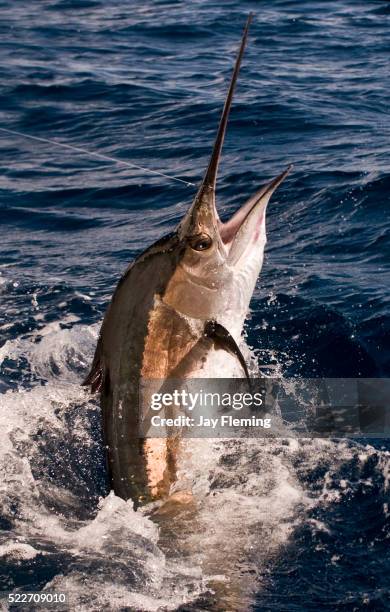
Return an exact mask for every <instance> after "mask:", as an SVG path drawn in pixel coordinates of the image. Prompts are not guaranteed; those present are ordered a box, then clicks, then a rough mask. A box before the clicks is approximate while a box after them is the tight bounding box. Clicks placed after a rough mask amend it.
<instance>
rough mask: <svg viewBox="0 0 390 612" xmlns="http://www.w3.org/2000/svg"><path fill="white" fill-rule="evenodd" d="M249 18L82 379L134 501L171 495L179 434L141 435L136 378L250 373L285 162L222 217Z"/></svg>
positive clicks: (112, 461)
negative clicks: (246, 334)
mask: <svg viewBox="0 0 390 612" xmlns="http://www.w3.org/2000/svg"><path fill="white" fill-rule="evenodd" d="M251 20H252V16H251V15H250V16H249V18H248V20H247V23H246V26H245V29H244V33H243V36H242V41H241V45H240V49H239V52H238V56H237V59H236V62H235V66H234V71H233V75H232V79H231V82H230V86H229V90H228V93H227V96H226V100H225V105H224V108H223V112H222V117H221V120H220V123H219V127H218V131H217V135H216V139H215V142H214V146H213V151H212V154H211V158H210V161H209V164H208V167H207V170H206V173H205V175H204V178H203V181H202V183H201V185H200V187H199V190H198V192H197V194H196V196H195V199H194V201H193V203H192V205H191V206H190V208H189V210H188V212H187V214H186V215H185V216H184V218H183V220H182V221H181V223H180V224H179V226H178V227H177V229H176V230H175V231H174V232H173V233H172V234H170V235H168V236H166V237H164V238H162V239H161V240H159V241H158V242H156V243H155V244H154V245H152V246H150V247H149V248H148V249H146V251H144V252H143V253H142V254H141V255H139V256H138V257H137V259H136V260H135V261H134V262H133V263H132V264H131V265H130V266H129V267H128V269H127V270H126V272H125V273H124V275H123V277H122V278H121V280H120V281H119V283H118V286H117V288H116V290H115V292H114V294H113V296H112V299H111V302H110V304H109V306H108V309H107V312H106V314H105V317H104V320H103V324H102V327H101V330H100V335H99V340H98V343H97V347H96V351H95V356H94V359H93V363H92V367H91V371H90V373H89V374H88V376H87V378H86V379H85V381H84V384H86V385H90V387H91V390H92V392H99V393H100V401H101V407H102V414H103V431H104V438H105V444H106V447H107V458H108V468H109V474H110V479H111V486H112V488H113V490H114V492H115V493H116V494H117V495H119V496H120V497H122V498H124V499H129V498H131V499H133V500H134V504H135V507H138V506H139V505H140V504H142V503H145V502H147V501H150V500H153V499H158V498H163V497H165V496H167V495H168V494H169V490H170V487H171V485H172V484H173V483H174V482H175V478H176V464H177V456H178V452H179V444H178V441H177V440H172V439H163V438H159V439H142V438H140V437H139V425H140V424H139V402H140V396H139V393H140V392H139V388H140V383H141V381H143V380H155V379H160V380H168V379H170V378H177V377H182V378H191V377H194V376H198V377H202V378H208V377H211V376H215V371H216V369H217V370H218V368H220V369H221V364H223V366H222V369H223V373H224V376H229V368H238V371H239V372H241V374H242V375H243V376H244V375H248V376H249V373H248V369H247V366H246V364H245V360H244V357H243V355H242V351H241V349H240V345H242V339H241V333H242V327H243V323H244V320H245V317H246V314H247V310H248V307H249V302H250V299H251V296H252V293H253V290H254V287H255V284H256V280H257V277H258V275H259V273H260V270H261V267H262V262H263V253H264V247H265V243H266V232H265V212H266V207H267V204H268V201H269V199H270V197H271V195H272V193H273V192H274V191H275V189H276V188H277V187H278V186H279V184H280V183H281V182H282V181H283V180H284V178H285V177H286V175H287V173H288V171H289V169H290V168H288V169H287V170H286V171H284V172H283V173H282V174H280V175H279V176H278V177H277V178H276V179H274V180H273V181H271V182H269V183H268V184H267V185H265V186H264V187H263V188H262V189H261V190H260V191H258V192H257V193H256V194H255V195H254V196H253V197H252V198H250V199H249V200H248V201H247V202H246V203H245V204H244V205H243V206H242V207H241V208H240V209H239V210H238V211H237V212H236V213H235V214H234V215H233V217H232V218H231V219H230V220H229V221H227V222H226V223H222V221H221V220H220V219H219V216H218V213H217V208H216V203H215V191H216V180H217V171H218V164H219V160H220V157H221V150H222V145H223V141H224V137H225V133H226V126H227V122H228V117H229V113H230V109H231V105H232V99H233V94H234V90H235V86H236V82H237V78H238V73H239V70H240V66H241V61H242V57H243V53H244V49H245V45H246V42H247V37H248V30H249V25H250V22H251ZM227 304H228V305H229V307H228V308H227V307H226V305H227ZM224 360H227V361H224ZM227 362H228V364H230V365H228V366H227V365H226V363H227ZM226 368H227V369H226Z"/></svg>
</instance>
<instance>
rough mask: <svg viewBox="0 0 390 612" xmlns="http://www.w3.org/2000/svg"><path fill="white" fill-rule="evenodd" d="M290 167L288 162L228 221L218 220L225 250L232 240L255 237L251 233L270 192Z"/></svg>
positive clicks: (262, 218)
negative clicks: (279, 172) (286, 165)
mask: <svg viewBox="0 0 390 612" xmlns="http://www.w3.org/2000/svg"><path fill="white" fill-rule="evenodd" d="M292 167H293V166H292V164H290V165H289V166H288V167H287V168H286V170H284V171H283V172H282V173H281V174H279V176H277V177H276V178H275V179H273V180H272V181H269V182H268V183H267V184H266V185H264V186H263V187H261V189H259V191H257V192H256V193H255V194H254V195H253V196H252V197H251V198H249V200H247V201H246V202H245V204H243V205H242V206H241V207H240V208H239V209H238V210H237V211H236V212H235V213H234V214H233V216H232V217H231V218H230V219H229V221H226V222H225V223H222V221H219V223H218V230H219V235H220V238H221V241H222V243H223V244H224V245H225V248H226V250H227V251H230V247H231V246H232V244H233V242H234V241H235V240H237V239H238V238H240V239H241V240H247V241H249V240H251V238H253V237H256V236H253V234H255V233H256V231H258V230H259V228H260V226H261V224H262V222H263V220H264V216H265V210H266V208H267V204H268V202H269V200H270V198H271V196H272V194H273V193H274V191H276V189H277V188H278V187H279V185H280V184H281V183H282V182H283V181H284V179H285V178H286V176H287V175H288V173H289V172H290V170H291V169H292Z"/></svg>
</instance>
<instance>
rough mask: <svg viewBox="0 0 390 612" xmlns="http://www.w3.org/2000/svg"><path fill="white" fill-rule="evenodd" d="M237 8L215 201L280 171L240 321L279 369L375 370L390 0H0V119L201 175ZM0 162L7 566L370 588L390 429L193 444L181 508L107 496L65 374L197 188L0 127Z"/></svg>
mask: <svg viewBox="0 0 390 612" xmlns="http://www.w3.org/2000/svg"><path fill="white" fill-rule="evenodd" d="M249 11H253V12H254V14H255V18H254V22H253V25H252V27H251V33H250V39H249V44H248V47H247V51H246V54H245V58H244V62H243V67H242V71H241V76H240V80H239V83H238V87H237V93H236V98H235V102H234V106H233V110H232V113H231V118H230V122H229V129H228V134H227V138H226V143H225V147H224V153H223V160H222V163H221V168H220V173H219V181H218V204H219V209H220V211H221V215H222V216H223V215H225V214H226V215H228V214H229V213H230V212H232V211H233V210H234V209H235V208H237V207H238V206H239V205H240V203H242V202H243V201H244V200H245V199H246V198H247V197H248V196H249V195H251V194H252V193H253V192H254V191H255V190H256V189H257V188H258V187H259V186H260V185H261V184H262V183H263V182H265V181H266V180H268V179H270V178H272V177H274V176H275V175H276V174H278V173H279V172H281V170H283V169H284V168H285V167H286V166H287V165H288V164H289V163H294V170H293V172H292V173H291V174H290V176H289V178H288V179H287V180H286V182H285V183H283V185H282V186H281V187H280V188H279V190H278V192H277V194H276V195H275V196H274V197H273V200H272V201H271V204H270V206H269V208H268V225H267V228H268V245H267V250H266V258H265V263H264V267H263V271H262V274H261V277H260V279H259V282H258V285H257V288H256V291H255V294H254V297H253V300H252V303H251V312H250V315H249V317H248V321H247V324H246V336H247V341H248V344H249V345H250V346H251V347H252V349H253V351H254V352H255V354H256V355H257V358H258V360H259V363H261V364H266V365H269V364H270V365H276V366H277V367H278V369H279V371H281V372H282V373H283V375H285V376H306V377H308V376H328V377H388V376H389V373H390V343H389V328H390V321H389V301H390V300H389V286H390V272H389V270H390V266H389V252H390V244H389V236H390V220H389V203H390V202H389V187H390V169H389V156H388V142H389V135H390V134H389V116H388V91H389V85H390V83H389V71H388V29H389V21H390V5H389V3H388V2H387V1H385V0H371V1H365V2H363V1H362V0H338V1H337V2H325V1H321V0H319V1H317V2H308V1H307V0H273V1H271V2H267V3H263V2H253V1H246V0H245V1H243V2H237V1H235V2H233V1H231V0H229V1H226V2H214V1H208V0H193V1H191V2H179V1H173V0H172V1H158V0H155V1H150V2H148V1H147V2H145V3H140V2H135V1H125V2H122V1H119V0H112V1H111V2H103V1H101V0H78V1H77V0H63V1H58V0H41V1H40V2H39V3H32V2H26V1H25V0H18V1H17V2H11V1H10V0H5V1H2V2H0V34H1V36H0V49H1V53H2V61H1V66H0V128H6V129H10V130H16V131H18V132H23V133H26V134H29V135H32V136H36V137H42V138H48V139H54V140H57V141H60V142H64V143H70V144H73V145H75V146H80V147H84V148H85V149H88V150H90V151H94V152H98V153H101V154H104V155H108V156H113V157H116V158H119V159H122V160H124V161H128V162H131V163H134V164H137V165H140V166H143V167H147V168H150V169H154V170H157V171H159V172H162V173H166V174H168V175H171V176H175V177H179V178H181V179H182V180H184V181H189V182H191V183H195V184H197V183H198V182H199V181H200V180H201V177H202V174H203V172H204V169H205V167H206V164H207V161H208V155H209V153H210V149H211V144H212V141H213V137H214V134H215V130H216V126H217V124H218V120H219V115H220V112H221V107H222V105H223V100H224V95H225V91H226V87H227V83H228V80H229V77H230V73H231V67H232V63H233V60H234V56H235V53H236V49H237V47H238V44H239V40H240V36H241V32H242V27H243V24H244V22H245V19H246V16H247V14H248V13H249ZM0 164H1V172H0V198H1V199H0V207H1V208H0V211H1V240H0V260H1V268H0V272H1V275H0V297H1V299H0V334H1V335H0V366H1V380H0V390H1V392H2V395H1V397H0V408H1V410H0V420H1V427H0V471H1V480H0V526H1V528H2V531H1V534H0V557H1V563H0V583H1V589H2V590H16V589H19V590H44V591H45V590H46V591H51V590H57V591H60V590H65V591H67V592H68V594H69V597H70V601H71V606H72V609H77V610H103V609H113V610H136V611H138V610H145V611H152V610H153V611H154V610H156V611H157V610H181V611H184V610H226V611H227V610H240V611H241V610H257V611H275V612H276V611H277V612H285V611H286V612H287V611H288V612H290V611H291V612H301V611H306V610H307V611H311V610H316V611H317V610H324V611H343V612H344V611H348V612H349V611H351V612H352V611H357V610H375V611H382V610H389V609H390V604H389V591H390V587H389V574H390V563H389V556H388V548H389V501H390V500H389V490H390V489H389V488H390V481H389V479H390V454H389V451H390V444H389V442H388V441H387V440H378V441H375V440H364V439H361V440H355V441H348V440H341V441H340V440H301V441H299V442H298V441H293V440H283V439H279V440H273V441H265V440H257V441H253V440H231V441H229V442H228V443H225V444H223V443H221V442H220V443H211V442H210V441H207V440H206V441H205V440H202V441H200V440H198V441H193V443H192V444H193V448H192V449H189V450H192V453H191V452H189V454H188V458H187V461H188V462H189V463H191V471H190V473H191V474H192V476H191V479H192V480H191V483H190V484H191V486H192V488H193V489H194V492H195V494H196V497H197V500H198V509H197V511H196V512H195V511H194V510H193V509H192V508H191V507H187V508H184V509H181V510H180V509H174V508H173V509H171V511H170V512H168V513H167V514H166V515H165V516H164V515H160V516H159V518H158V520H157V519H156V518H154V519H153V518H151V517H150V516H149V515H148V512H143V513H142V512H134V510H133V509H132V505H131V503H130V502H129V503H125V502H124V501H123V500H121V499H119V498H117V497H115V496H114V495H113V494H112V493H111V494H110V493H109V490H108V485H107V476H106V472H105V463H104V454H103V449H102V440H101V434H100V414H99V407H98V404H97V402H96V400H95V399H94V398H90V397H89V396H88V394H87V393H86V391H85V389H83V388H82V387H81V386H80V382H81V380H82V378H83V376H84V375H85V373H86V371H87V369H88V365H89V363H90V361H91V358H92V355H93V351H94V346H95V343H96V339H97V334H98V331H99V325H100V322H101V320H102V316H103V313H104V311H105V308H106V306H107V303H108V300H109V298H110V295H111V293H112V291H113V288H114V287H115V284H116V283H117V281H118V279H119V277H120V275H121V273H122V271H123V270H124V268H125V267H126V266H127V263H128V262H129V261H130V260H131V259H132V258H133V257H134V256H135V255H136V254H138V253H140V252H141V251H142V250H143V249H144V248H145V247H146V246H148V245H149V244H150V243H152V242H153V241H154V240H156V239H158V238H160V237H161V236H162V235H163V234H165V233H167V232H168V231H170V230H171V229H172V228H173V227H174V226H175V224H177V222H178V221H179V219H180V217H181V216H182V215H183V214H184V212H185V211H186V210H187V207H188V206H189V204H190V202H191V200H192V198H193V196H194V193H195V190H196V188H195V187H193V186H187V185H185V184H184V183H180V182H177V181H173V180H169V179H167V178H164V177H162V176H159V175H153V174H150V173H147V172H145V171H141V170H133V169H131V168H129V167H125V166H122V165H118V164H113V163H110V162H108V161H103V160H102V159H96V158H93V157H91V156H87V155H83V154H80V153H77V152H75V151H71V150H68V149H61V148H59V147H56V146H55V145H50V144H47V143H43V142H35V141H31V140H29V139H28V138H23V137H20V136H16V135H15V134H10V133H6V132H1V131H0ZM187 467H188V466H187ZM182 471H183V473H182V477H185V474H186V464H185V462H184V465H183V467H182Z"/></svg>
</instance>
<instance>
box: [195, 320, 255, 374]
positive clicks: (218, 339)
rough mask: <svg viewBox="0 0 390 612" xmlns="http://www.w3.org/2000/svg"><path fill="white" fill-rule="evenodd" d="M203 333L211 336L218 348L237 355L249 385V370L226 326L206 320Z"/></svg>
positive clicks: (207, 336)
mask: <svg viewBox="0 0 390 612" xmlns="http://www.w3.org/2000/svg"><path fill="white" fill-rule="evenodd" d="M204 335H205V336H206V338H211V339H212V340H214V342H215V343H216V344H217V345H219V347H220V348H222V349H224V350H226V351H228V352H229V353H232V354H233V355H235V356H236V357H237V359H238V361H239V362H240V364H241V367H242V369H243V370H244V372H245V376H246V377H247V379H248V382H249V386H251V382H250V376H249V370H248V366H247V365H246V361H245V358H244V356H243V354H242V352H241V350H240V348H239V346H238V344H237V342H236V341H235V339H234V338H233V336H232V335H231V333H230V332H229V331H228V330H227V329H226V327H224V326H223V325H221V324H220V323H218V322H217V321H206V324H205V326H204Z"/></svg>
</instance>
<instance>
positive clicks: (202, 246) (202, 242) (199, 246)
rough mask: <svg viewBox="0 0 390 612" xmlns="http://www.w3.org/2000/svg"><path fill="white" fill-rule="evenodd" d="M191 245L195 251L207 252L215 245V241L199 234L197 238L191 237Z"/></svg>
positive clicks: (206, 235)
mask: <svg viewBox="0 0 390 612" xmlns="http://www.w3.org/2000/svg"><path fill="white" fill-rule="evenodd" d="M189 243H190V246H191V248H192V249H194V251H207V249H209V248H210V247H211V245H212V244H213V241H212V239H211V238H210V236H209V235H208V234H197V235H196V236H191V238H190V239H189Z"/></svg>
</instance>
